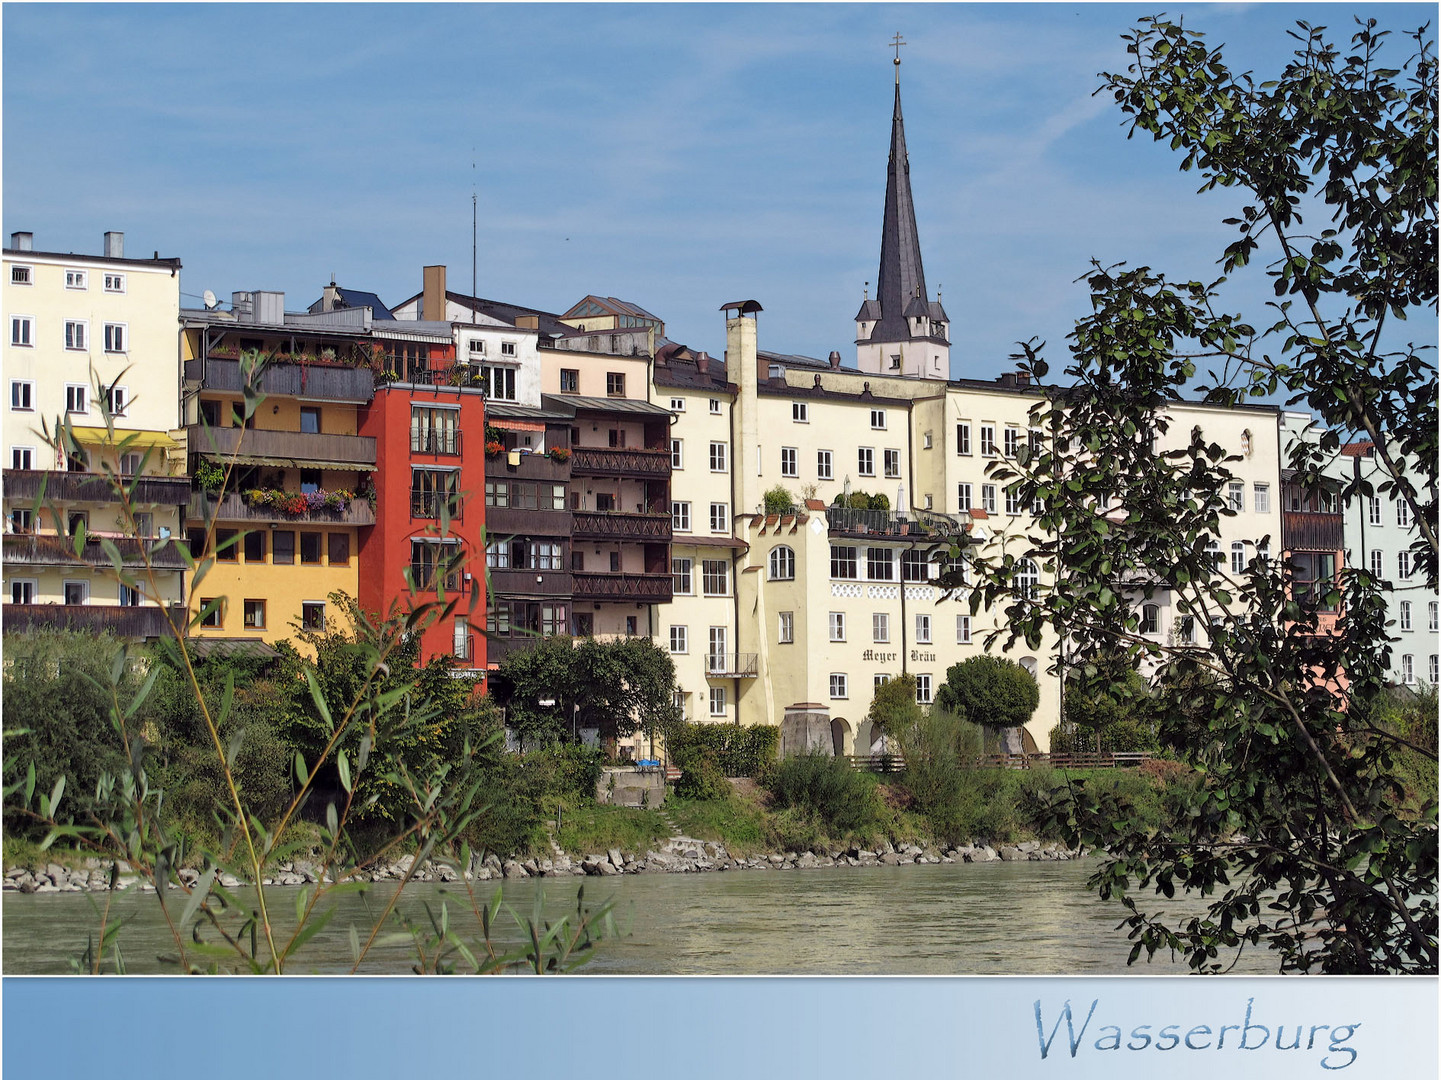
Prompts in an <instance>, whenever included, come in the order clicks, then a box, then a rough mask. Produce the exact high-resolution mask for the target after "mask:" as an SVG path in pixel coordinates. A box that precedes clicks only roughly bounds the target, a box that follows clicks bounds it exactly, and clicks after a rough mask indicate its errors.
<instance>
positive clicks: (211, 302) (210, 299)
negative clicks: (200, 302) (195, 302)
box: [203, 289, 220, 311]
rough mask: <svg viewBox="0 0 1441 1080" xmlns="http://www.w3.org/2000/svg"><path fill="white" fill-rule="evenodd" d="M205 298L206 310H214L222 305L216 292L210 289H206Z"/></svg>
mask: <svg viewBox="0 0 1441 1080" xmlns="http://www.w3.org/2000/svg"><path fill="white" fill-rule="evenodd" d="M203 299H204V301H205V310H206V311H214V310H215V309H216V308H217V307H218V306H219V305H220V301H219V300H217V299H215V294H214V293H213V292H211V291H210V290H209V289H206V290H205V295H204V297H203Z"/></svg>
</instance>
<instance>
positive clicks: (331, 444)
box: [185, 425, 375, 469]
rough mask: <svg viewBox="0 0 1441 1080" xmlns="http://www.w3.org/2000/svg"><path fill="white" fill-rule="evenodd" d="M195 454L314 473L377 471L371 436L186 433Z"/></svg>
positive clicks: (207, 430) (211, 430) (228, 430)
mask: <svg viewBox="0 0 1441 1080" xmlns="http://www.w3.org/2000/svg"><path fill="white" fill-rule="evenodd" d="M185 434H186V438H187V439H188V441H189V446H190V450H191V452H192V453H200V454H217V455H219V456H221V457H223V458H225V459H227V460H228V459H230V458H231V457H232V455H233V456H234V457H235V460H236V461H239V462H243V463H245V464H277V465H281V466H284V465H287V464H288V465H291V466H293V467H297V468H314V469H374V468H375V439H373V438H372V437H371V436H369V435H321V434H316V433H312V432H307V431H266V430H264V429H261V428H226V427H213V428H205V427H202V426H200V425H194V426H191V427H189V428H186V429H185Z"/></svg>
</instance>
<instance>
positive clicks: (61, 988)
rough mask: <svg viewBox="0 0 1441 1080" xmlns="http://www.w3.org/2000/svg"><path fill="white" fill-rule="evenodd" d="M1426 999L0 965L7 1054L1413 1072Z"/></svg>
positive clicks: (1261, 991) (426, 1064) (939, 1069)
mask: <svg viewBox="0 0 1441 1080" xmlns="http://www.w3.org/2000/svg"><path fill="white" fill-rule="evenodd" d="M1437 1004H1438V998H1437V982H1436V980H1435V979H1402V978H1389V979H1388V978H1377V979H1350V978H1327V979H1321V978H1305V979H1302V978H1287V979H1280V978H1213V979H1205V978H1185V977H1173V978H1159V979H1158V978H1144V977H1117V978H1107V979H1072V978H985V979H953V978H912V979H905V978H862V979H846V978H835V979H816V978H754V979H752V978H689V979H687V978H611V977H603V976H592V977H578V978H568V979H555V978H524V977H498V978H489V979H453V980H442V979H435V980H420V979H402V978H356V979H343V978H342V979H333V978H287V979H283V980H274V981H271V980H264V979H238V978H233V979H226V978H219V979H209V980H207V979H182V978H123V979H115V978H108V979H107V978H101V979H79V978H74V979H55V978H15V977H11V978H6V979H5V980H4V984H3V1010H4V1021H3V1022H4V1031H3V1035H4V1043H3V1067H4V1069H5V1070H6V1071H7V1072H10V1075H12V1076H24V1075H31V1074H33V1073H35V1072H44V1071H46V1070H49V1069H52V1068H54V1067H55V1066H56V1065H57V1064H60V1063H65V1065H66V1066H67V1067H69V1066H73V1065H81V1063H82V1062H84V1064H85V1065H97V1066H100V1067H102V1068H104V1069H105V1071H106V1072H107V1073H114V1074H116V1075H121V1076H131V1075H138V1074H140V1073H142V1072H150V1071H153V1070H154V1069H155V1068H161V1069H175V1070H179V1071H185V1072H190V1071H196V1072H198V1073H199V1074H201V1075H204V1076H206V1077H207V1078H208V1080H221V1078H228V1077H232V1076H234V1077H241V1076H246V1077H249V1076H253V1075H255V1071H256V1068H257V1066H259V1067H262V1068H266V1069H279V1070H285V1069H290V1068H294V1069H304V1070H309V1069H310V1068H312V1067H313V1066H315V1065H318V1064H321V1063H324V1067H325V1070H326V1072H327V1073H329V1074H332V1075H333V1074H335V1073H336V1072H341V1073H346V1074H349V1075H355V1076H363V1077H368V1076H405V1075H414V1074H415V1072H416V1071H417V1070H422V1069H423V1070H425V1071H427V1072H430V1071H434V1070H441V1069H443V1070H447V1071H454V1072H456V1073H458V1074H459V1075H461V1076H466V1075H476V1076H491V1075H495V1074H497V1073H501V1072H509V1073H514V1074H517V1075H521V1076H528V1075H539V1074H541V1073H552V1072H554V1071H556V1070H557V1069H562V1068H573V1067H574V1068H580V1069H582V1070H583V1072H584V1074H585V1075H586V1076H588V1077H612V1076H614V1077H622V1076H623V1077H635V1076H640V1075H657V1074H671V1073H676V1074H679V1075H685V1076H687V1077H697V1078H705V1077H726V1078H728V1080H734V1078H735V1076H736V1075H737V1072H738V1071H739V1072H741V1073H743V1074H744V1075H745V1076H746V1077H747V1078H750V1077H771V1076H776V1077H781V1076H784V1077H810V1076H815V1077H828V1078H833V1077H851V1076H866V1077H889V1076H906V1075H910V1076H925V1077H941V1076H1006V1077H1047V1078H1057V1080H1061V1078H1066V1080H1068V1078H1071V1077H1092V1076H1095V1077H1101V1076H1105V1077H1108V1078H1114V1077H1129V1076H1147V1077H1154V1076H1156V1075H1165V1076H1167V1077H1168V1078H1184V1077H1208V1078H1209V1077H1217V1076H1225V1077H1226V1078H1227V1080H1231V1078H1238V1077H1264V1078H1265V1080H1275V1078H1277V1077H1283V1076H1284V1077H1306V1076H1316V1077H1322V1076H1329V1075H1335V1074H1344V1075H1346V1076H1348V1077H1373V1076H1374V1077H1387V1078H1395V1077H1398V1076H1407V1077H1411V1076H1416V1077H1420V1076H1435V1075H1437ZM82 1067H83V1066H82ZM12 1070H13V1071H12Z"/></svg>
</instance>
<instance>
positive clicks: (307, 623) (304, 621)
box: [300, 600, 325, 632]
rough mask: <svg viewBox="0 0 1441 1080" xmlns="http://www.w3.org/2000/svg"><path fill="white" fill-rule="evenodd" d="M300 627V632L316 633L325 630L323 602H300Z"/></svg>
mask: <svg viewBox="0 0 1441 1080" xmlns="http://www.w3.org/2000/svg"><path fill="white" fill-rule="evenodd" d="M300 627H301V629H302V630H315V631H317V632H318V631H322V630H324V629H325V602H324V601H323V600H302V601H301V602H300Z"/></svg>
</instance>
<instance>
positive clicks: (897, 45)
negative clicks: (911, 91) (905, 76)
mask: <svg viewBox="0 0 1441 1080" xmlns="http://www.w3.org/2000/svg"><path fill="white" fill-rule="evenodd" d="M905 44H906V42H905V41H903V40H902V39H901V32H900V31H899V30H897V31H896V36H895V37H894V38H892V39H891V48H893V49H895V50H896V60H895V64H896V85H897V86H900V85H901V46H902V45H905Z"/></svg>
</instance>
